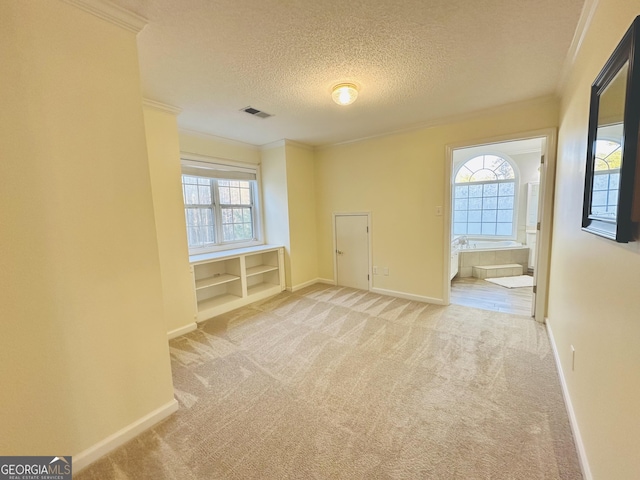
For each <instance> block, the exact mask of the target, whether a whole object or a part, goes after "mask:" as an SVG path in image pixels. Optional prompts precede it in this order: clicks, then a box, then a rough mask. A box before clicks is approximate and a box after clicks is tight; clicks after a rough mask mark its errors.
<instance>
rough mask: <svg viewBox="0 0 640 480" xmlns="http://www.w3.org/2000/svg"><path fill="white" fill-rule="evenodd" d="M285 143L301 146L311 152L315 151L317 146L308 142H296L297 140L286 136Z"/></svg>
mask: <svg viewBox="0 0 640 480" xmlns="http://www.w3.org/2000/svg"><path fill="white" fill-rule="evenodd" d="M284 144H285V145H289V146H291V147H297V148H301V149H303V150H309V151H310V152H314V151H315V147H314V146H313V145H307V144H306V143H302V142H296V141H295V140H289V139H286V138H285V140H284Z"/></svg>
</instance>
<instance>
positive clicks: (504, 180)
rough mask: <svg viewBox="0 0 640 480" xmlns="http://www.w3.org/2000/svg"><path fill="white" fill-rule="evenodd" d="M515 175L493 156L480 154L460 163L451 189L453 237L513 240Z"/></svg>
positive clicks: (508, 166) (510, 166) (505, 162)
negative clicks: (505, 238)
mask: <svg viewBox="0 0 640 480" xmlns="http://www.w3.org/2000/svg"><path fill="white" fill-rule="evenodd" d="M515 200H516V174H515V171H514V168H513V166H512V165H511V163H510V162H509V161H508V160H506V159H505V158H502V157H499V156H496V155H479V156H477V157H474V158H472V159H470V160H467V161H466V162H465V163H463V164H462V165H461V166H460V168H459V169H458V171H457V172H456V176H455V181H454V188H453V234H454V235H473V236H491V237H513V236H514V235H515V232H514V225H515V222H514V218H515V211H516V206H515Z"/></svg>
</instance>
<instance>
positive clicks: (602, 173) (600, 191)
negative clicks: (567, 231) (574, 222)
mask: <svg viewBox="0 0 640 480" xmlns="http://www.w3.org/2000/svg"><path fill="white" fill-rule="evenodd" d="M595 157H596V159H595V165H594V172H593V195H592V196H591V213H592V214H594V215H598V216H601V217H612V218H615V216H616V212H617V210H618V194H619V193H620V190H619V189H620V166H621V165H622V146H621V145H620V144H619V143H618V142H616V141H612V140H596V155H595Z"/></svg>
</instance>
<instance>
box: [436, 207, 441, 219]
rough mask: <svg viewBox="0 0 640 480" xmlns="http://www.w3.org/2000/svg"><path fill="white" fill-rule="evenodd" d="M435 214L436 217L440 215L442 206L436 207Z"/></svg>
mask: <svg viewBox="0 0 640 480" xmlns="http://www.w3.org/2000/svg"><path fill="white" fill-rule="evenodd" d="M436 216H437V217H441V216H442V207H441V206H438V207H436Z"/></svg>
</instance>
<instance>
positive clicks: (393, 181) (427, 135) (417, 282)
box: [315, 98, 558, 301]
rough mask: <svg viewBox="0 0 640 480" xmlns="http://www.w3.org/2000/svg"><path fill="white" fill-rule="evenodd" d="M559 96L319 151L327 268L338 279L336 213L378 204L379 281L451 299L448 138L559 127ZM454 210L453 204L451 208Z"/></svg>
mask: <svg viewBox="0 0 640 480" xmlns="http://www.w3.org/2000/svg"><path fill="white" fill-rule="evenodd" d="M557 121H558V105H557V102H556V100H555V99H553V98H546V99H540V100H538V101H532V102H526V103H522V104H516V105H512V106H510V107H508V108H501V109H496V110H494V111H490V112H485V113H484V114H483V115H481V116H477V117H474V118H469V119H467V120H461V121H458V122H454V123H449V124H446V125H441V126H436V127H431V128H423V129H419V130H415V131H411V132H407V133H400V134H395V135H389V136H385V137H380V138H374V139H370V140H364V141H361V142H355V143H350V144H345V145H339V146H334V147H330V148H325V149H321V150H319V151H318V152H317V153H316V185H315V187H316V191H317V219H318V225H317V229H318V270H319V276H320V277H321V278H325V279H333V278H334V272H333V253H332V249H333V239H332V235H333V227H332V224H331V222H332V217H331V215H332V213H337V212H371V214H372V250H373V265H376V266H379V267H388V268H389V269H390V274H389V276H382V275H376V276H374V277H373V286H374V288H379V289H384V290H391V291H397V292H402V293H406V294H412V295H417V296H420V297H424V298H425V299H431V300H436V301H437V300H441V299H443V296H444V292H443V278H444V271H443V270H444V261H443V258H444V216H436V214H435V212H436V206H444V205H445V198H444V196H445V176H446V175H445V172H446V170H447V169H448V168H449V166H448V165H447V161H446V146H447V145H451V144H460V143H461V142H470V141H473V140H475V139H478V140H482V139H487V138H492V137H496V136H502V135H509V134H513V133H518V132H524V131H532V130H538V129H542V128H547V127H554V126H556V125H557ZM447 214H448V213H447V212H446V211H445V215H447Z"/></svg>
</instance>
